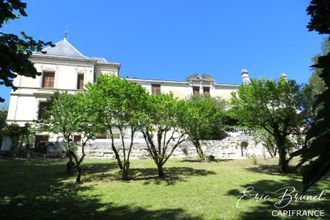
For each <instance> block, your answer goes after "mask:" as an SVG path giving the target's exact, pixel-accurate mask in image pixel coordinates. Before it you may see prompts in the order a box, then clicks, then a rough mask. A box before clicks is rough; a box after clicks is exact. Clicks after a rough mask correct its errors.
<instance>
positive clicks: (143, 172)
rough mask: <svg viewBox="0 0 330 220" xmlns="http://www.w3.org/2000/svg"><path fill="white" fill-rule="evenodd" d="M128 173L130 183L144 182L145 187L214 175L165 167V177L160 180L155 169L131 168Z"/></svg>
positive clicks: (197, 170) (196, 170)
mask: <svg viewBox="0 0 330 220" xmlns="http://www.w3.org/2000/svg"><path fill="white" fill-rule="evenodd" d="M130 173H131V175H132V176H133V178H132V181H144V184H145V185H148V184H150V183H155V184H162V183H165V184H166V185H173V184H175V183H177V182H180V181H186V179H187V178H188V177H190V176H207V175H214V174H216V173H215V172H214V171H209V170H203V169H194V168H191V167H167V168H164V173H165V176H164V177H162V178H160V177H158V174H157V169H156V168H154V169H153V168H132V169H130Z"/></svg>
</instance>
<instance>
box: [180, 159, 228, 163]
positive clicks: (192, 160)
mask: <svg viewBox="0 0 330 220" xmlns="http://www.w3.org/2000/svg"><path fill="white" fill-rule="evenodd" d="M231 160H233V159H215V160H214V161H212V162H208V161H206V160H200V159H184V160H180V162H182V163H187V162H188V163H213V162H216V163H218V162H227V161H231Z"/></svg>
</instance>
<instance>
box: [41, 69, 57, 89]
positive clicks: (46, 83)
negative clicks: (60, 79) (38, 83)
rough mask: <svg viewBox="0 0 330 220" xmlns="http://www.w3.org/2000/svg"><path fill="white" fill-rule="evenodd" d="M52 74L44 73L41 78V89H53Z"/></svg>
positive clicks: (53, 75) (53, 74)
mask: <svg viewBox="0 0 330 220" xmlns="http://www.w3.org/2000/svg"><path fill="white" fill-rule="evenodd" d="M54 77H55V73H54V72H44V73H43V76H42V88H54Z"/></svg>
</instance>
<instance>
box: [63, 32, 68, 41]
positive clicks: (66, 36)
mask: <svg viewBox="0 0 330 220" xmlns="http://www.w3.org/2000/svg"><path fill="white" fill-rule="evenodd" d="M64 40H68V30H65V31H64Z"/></svg>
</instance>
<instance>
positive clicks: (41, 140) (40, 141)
mask: <svg viewBox="0 0 330 220" xmlns="http://www.w3.org/2000/svg"><path fill="white" fill-rule="evenodd" d="M48 139H49V137H48V135H36V136H35V141H34V147H35V148H36V149H38V148H39V147H40V145H45V144H47V143H48Z"/></svg>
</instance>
